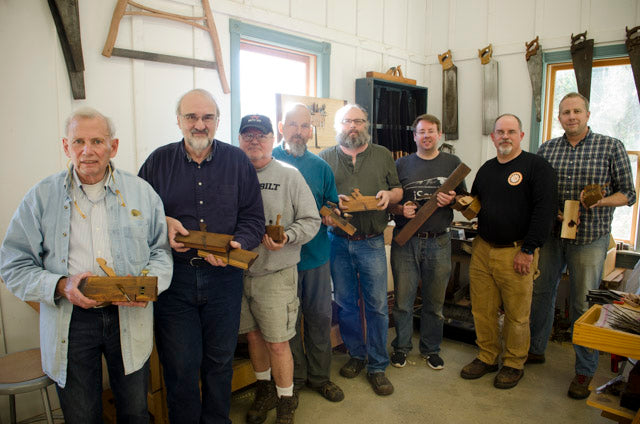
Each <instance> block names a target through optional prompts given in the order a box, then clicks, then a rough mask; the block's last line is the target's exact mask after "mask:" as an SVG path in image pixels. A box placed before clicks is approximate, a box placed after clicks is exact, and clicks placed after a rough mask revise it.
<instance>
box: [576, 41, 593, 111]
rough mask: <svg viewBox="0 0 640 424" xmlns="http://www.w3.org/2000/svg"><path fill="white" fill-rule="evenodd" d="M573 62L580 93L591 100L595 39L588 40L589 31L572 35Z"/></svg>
mask: <svg viewBox="0 0 640 424" xmlns="http://www.w3.org/2000/svg"><path fill="white" fill-rule="evenodd" d="M571 60H572V61H573V71H574V72H575V73H576V82H577V83H578V93H580V94H582V95H583V96H584V97H586V98H587V99H589V97H590V96H591V68H592V67H593V39H590V40H587V31H585V32H583V33H582V34H577V35H575V36H574V35H573V34H571Z"/></svg>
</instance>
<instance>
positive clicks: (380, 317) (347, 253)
mask: <svg viewBox="0 0 640 424" xmlns="http://www.w3.org/2000/svg"><path fill="white" fill-rule="evenodd" d="M329 239H330V240H331V278H332V279H333V287H334V293H335V301H336V303H337V304H338V321H339V323H340V335H341V336H342V340H343V341H344V344H345V346H346V347H347V349H348V350H349V355H351V357H352V358H357V359H367V360H368V364H367V370H368V371H369V372H370V373H372V372H378V371H384V370H385V369H386V368H387V366H388V365H389V354H388V352H387V332H388V330H389V308H388V306H387V305H388V303H387V257H386V254H385V250H384V237H383V236H382V235H379V236H376V237H372V238H369V239H365V240H358V241H353V240H349V239H347V238H344V237H340V236H336V235H335V234H333V233H331V232H330V233H329ZM361 295H362V300H363V303H364V314H365V319H366V322H367V334H366V340H365V335H364V332H363V329H362V324H363V323H362V322H361V320H360V308H359V307H358V300H359V299H360V297H361Z"/></svg>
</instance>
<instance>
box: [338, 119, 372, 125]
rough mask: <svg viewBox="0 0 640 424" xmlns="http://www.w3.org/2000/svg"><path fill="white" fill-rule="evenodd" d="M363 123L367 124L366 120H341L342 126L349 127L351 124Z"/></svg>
mask: <svg viewBox="0 0 640 424" xmlns="http://www.w3.org/2000/svg"><path fill="white" fill-rule="evenodd" d="M365 122H367V120H366V119H343V120H342V123H343V124H344V125H351V124H356V125H362V124H364V123H365Z"/></svg>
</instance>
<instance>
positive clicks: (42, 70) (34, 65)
mask: <svg viewBox="0 0 640 424" xmlns="http://www.w3.org/2000/svg"><path fill="white" fill-rule="evenodd" d="M139 1H140V2H141V3H144V4H147V5H150V6H151V7H155V8H158V9H163V10H167V11H171V12H174V13H181V14H187V15H200V14H201V12H200V10H199V9H200V6H199V5H200V1H199V0H139ZM79 3H80V22H81V30H82V44H83V52H84V62H85V68H86V70H85V87H86V93H87V99H86V100H81V101H74V100H73V99H72V96H71V92H70V88H69V83H68V79H67V74H66V68H65V65H64V58H63V56H62V52H61V50H60V46H59V42H58V38H57V34H56V30H55V27H54V24H53V21H52V18H51V14H50V12H49V9H48V6H47V2H45V1H44V0H0V52H2V60H0V93H1V94H0V105H1V108H2V109H1V110H2V114H0V137H1V140H2V147H3V149H2V151H3V155H2V157H1V158H0V188H1V194H2V202H0V235H4V234H5V232H6V228H7V225H8V223H9V220H10V218H11V216H12V214H13V212H14V211H15V209H16V207H17V205H18V203H19V202H20V200H21V199H22V197H23V195H24V194H25V192H26V191H27V190H28V189H29V187H31V186H32V185H33V184H35V183H36V182H37V181H39V180H40V179H42V178H44V177H45V176H47V175H49V174H52V173H54V172H56V171H59V170H61V169H64V167H65V164H66V158H65V157H64V154H63V153H62V149H61V148H60V146H61V142H60V139H61V137H62V135H63V127H62V126H63V121H64V119H65V117H66V115H68V114H69V113H70V112H71V110H73V109H75V108H77V107H79V106H82V105H90V106H93V107H96V108H98V109H100V110H101V111H103V112H104V113H106V114H107V115H109V116H111V117H112V118H113V120H114V122H115V124H116V127H117V135H118V136H119V138H120V150H119V152H118V156H117V158H116V163H117V165H118V166H120V167H122V168H124V169H126V170H129V171H132V172H136V171H137V169H138V167H139V166H140V164H141V163H142V162H143V161H144V159H145V158H146V157H147V155H148V154H149V153H150V152H151V151H152V150H153V149H155V148H156V147H158V146H160V145H163V144H166V143H168V142H172V141H176V140H178V139H179V137H180V133H179V131H178V128H177V127H176V125H175V114H174V108H175V102H176V100H177V98H178V97H179V95H180V94H182V93H183V92H185V91H186V90H188V89H191V88H193V87H204V88H207V89H209V90H211V91H212V92H213V93H214V94H215V95H216V96H217V98H218V99H219V103H220V107H221V113H222V119H221V124H220V130H219V133H218V136H219V138H221V139H222V140H230V138H231V134H230V130H229V107H230V106H229V105H230V100H229V99H230V98H229V96H228V95H223V93H222V89H221V87H220V83H219V80H218V77H217V74H216V72H214V71H209V70H203V69H192V68H187V67H181V66H176V65H166V64H160V63H151V62H142V61H132V60H129V59H123V58H116V57H114V58H105V57H103V56H101V54H100V52H101V51H102V46H103V43H104V41H105V39H106V36H107V32H108V28H109V23H110V20H111V15H112V12H113V8H114V6H115V3H116V0H80V1H79ZM212 8H213V12H214V17H215V20H216V25H217V28H218V34H219V37H220V41H221V44H222V52H223V56H224V60H225V66H227V76H228V75H229V74H228V66H229V30H228V20H229V18H233V19H239V20H242V21H245V22H248V23H252V24H255V25H262V26H264V27H267V28H271V29H275V30H279V31H283V32H287V33H291V34H294V35H299V36H304V37H308V38H312V39H317V40H319V41H326V42H330V43H331V44H332V53H331V56H332V57H331V94H330V96H331V97H333V98H341V99H347V100H349V101H354V97H355V94H354V87H355V79H356V78H360V77H364V75H365V72H366V71H371V70H375V71H384V70H386V69H387V68H388V67H390V66H395V65H398V64H401V65H402V67H403V69H404V72H405V75H406V76H408V77H410V78H414V79H416V80H417V81H418V84H419V85H425V86H427V87H429V106H428V111H429V112H430V113H434V114H436V115H437V116H440V115H441V111H442V107H441V101H442V100H441V95H442V77H441V75H442V68H441V66H440V65H439V63H438V59H437V55H438V54H439V53H443V52H444V51H446V50H447V49H451V52H452V56H453V61H454V63H455V64H456V66H457V67H458V81H459V87H458V92H459V123H460V129H459V134H460V140H459V141H457V142H456V143H455V144H456V149H457V153H458V155H459V156H460V157H461V158H462V160H463V161H464V162H466V163H467V164H469V165H470V166H471V168H472V169H473V170H474V172H473V173H472V175H471V176H470V178H469V179H468V184H469V185H470V183H471V181H472V178H473V176H474V175H475V170H477V169H478V167H479V166H480V165H481V164H482V163H483V162H484V161H485V160H486V159H487V158H489V157H492V156H493V155H494V153H493V152H494V150H493V147H492V145H491V144H490V141H489V139H488V137H483V136H481V111H480V105H481V87H480V73H481V68H480V62H479V59H478V58H477V49H480V48H482V47H485V46H486V45H487V44H489V43H492V44H493V49H494V56H493V57H494V59H496V60H497V61H498V62H499V66H500V71H499V72H500V87H499V91H500V111H501V112H511V113H515V114H517V115H519V116H520V117H521V118H522V120H523V124H524V128H525V130H526V131H528V129H529V127H530V116H531V88H530V83H529V77H528V73H527V68H526V63H525V59H524V44H525V42H526V41H529V40H531V39H533V38H535V36H536V35H539V36H540V44H541V45H542V48H543V49H544V50H545V51H548V50H556V49H559V50H566V49H568V47H569V36H570V35H571V33H579V32H583V31H584V30H588V36H589V37H590V38H594V39H595V42H596V45H604V44H611V43H621V42H623V41H624V37H625V32H624V27H625V26H629V27H633V26H636V25H638V24H640V0H563V1H556V0H212ZM116 46H118V47H124V48H133V49H136V50H147V51H155V52H158V53H165V54H174V55H180V56H188V57H189V56H190V57H196V58H198V59H206V60H212V59H213V53H212V49H211V45H210V41H209V39H208V38H207V36H206V34H205V33H204V32H201V31H199V30H196V31H192V30H191V29H189V28H188V27H186V26H185V25H183V24H180V23H177V22H172V21H167V20H162V21H159V20H153V19H149V18H141V17H135V18H129V17H127V18H125V19H124V20H123V22H122V24H121V26H120V32H119V35H118V39H117V42H116ZM524 144H525V147H527V146H528V141H527V142H525V143H524ZM0 314H1V315H0V318H1V320H0V321H1V322H2V324H3V327H2V328H0V335H2V336H3V338H4V341H5V343H6V350H7V351H8V352H14V351H18V350H23V349H27V348H30V347H34V346H38V322H37V316H36V314H35V313H34V312H33V311H32V310H31V309H30V308H29V307H28V306H26V305H25V304H23V303H22V302H20V301H19V300H18V299H17V298H15V297H14V296H13V295H11V294H10V293H9V292H8V291H7V290H6V288H5V287H4V285H2V286H1V287H0ZM1 347H2V343H1V342H0V348H1ZM2 402H6V399H0V411H2V412H0V418H2V419H3V420H5V421H6V420H8V416H7V415H8V412H7V411H8V407H7V405H6V403H2ZM18 403H19V405H18V415H19V416H18V418H24V417H28V416H31V415H33V413H34V411H38V410H39V408H40V406H39V400H38V398H37V396H33V397H28V396H23V397H22V398H20V399H19V401H18Z"/></svg>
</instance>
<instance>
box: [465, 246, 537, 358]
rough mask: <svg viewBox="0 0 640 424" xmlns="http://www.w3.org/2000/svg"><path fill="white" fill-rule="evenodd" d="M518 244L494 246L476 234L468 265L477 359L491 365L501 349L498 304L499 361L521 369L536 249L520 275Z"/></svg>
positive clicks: (527, 336) (534, 274)
mask: <svg viewBox="0 0 640 424" xmlns="http://www.w3.org/2000/svg"><path fill="white" fill-rule="evenodd" d="M519 251H520V246H514V247H503V248H494V247H491V245H489V243H487V242H486V241H484V240H483V239H482V238H480V237H479V236H478V237H476V238H475V240H474V241H473V254H472V255H471V264H470V265H469V279H470V289H471V311H472V312H473V321H474V324H475V327H476V338H477V340H476V342H477V344H478V347H479V348H480V352H479V353H478V359H480V360H481V361H482V362H484V363H487V364H490V365H493V364H495V363H497V361H498V357H499V356H500V353H501V352H502V342H501V338H500V328H499V321H498V319H499V312H500V307H501V306H502V307H503V309H504V324H503V327H502V339H503V340H504V354H503V358H502V359H503V365H506V366H509V367H512V368H517V369H522V368H524V362H525V360H526V359H527V353H528V351H529V312H530V310H531V293H532V290H533V280H534V277H537V275H538V273H539V272H538V249H536V251H535V254H534V257H533V263H532V265H531V271H530V272H529V274H527V275H520V274H518V273H516V272H515V270H514V269H513V258H514V257H515V255H516V253H518V252H519Z"/></svg>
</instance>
